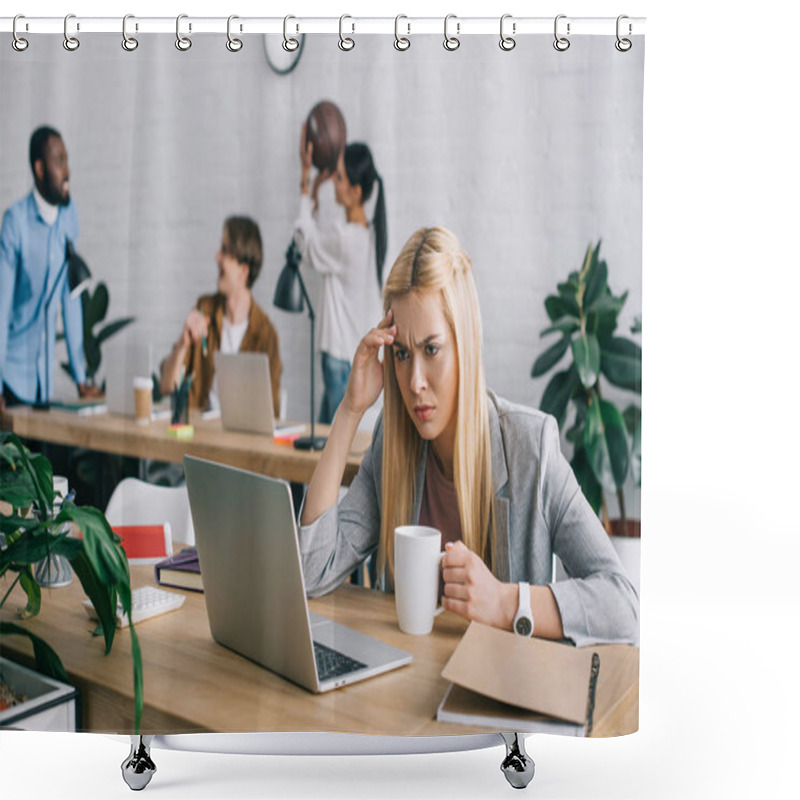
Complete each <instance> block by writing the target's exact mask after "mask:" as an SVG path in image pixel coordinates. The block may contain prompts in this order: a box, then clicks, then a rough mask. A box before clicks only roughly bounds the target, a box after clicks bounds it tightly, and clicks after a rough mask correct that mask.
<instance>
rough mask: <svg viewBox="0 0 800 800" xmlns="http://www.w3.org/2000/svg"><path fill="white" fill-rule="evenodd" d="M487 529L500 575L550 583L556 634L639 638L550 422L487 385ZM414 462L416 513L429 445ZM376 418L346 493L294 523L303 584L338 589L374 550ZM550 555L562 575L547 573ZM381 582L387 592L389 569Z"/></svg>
mask: <svg viewBox="0 0 800 800" xmlns="http://www.w3.org/2000/svg"><path fill="white" fill-rule="evenodd" d="M488 407H489V428H490V434H491V442H492V481H493V485H494V511H495V536H494V538H493V541H492V542H491V547H492V570H493V572H494V575H495V577H496V578H498V580H501V581H505V582H517V581H528V582H529V583H532V584H542V585H546V584H549V585H550V588H551V590H552V592H553V595H554V596H555V599H556V603H557V604H558V608H559V611H560V613H561V622H562V625H563V627H564V635H565V636H566V637H568V638H569V639H572V641H573V642H575V644H576V645H583V644H591V643H596V642H630V643H634V644H638V640H639V598H638V597H637V594H636V591H635V589H634V588H633V586H632V585H631V583H630V581H629V579H628V577H627V575H626V574H625V572H624V569H623V567H622V565H621V563H620V561H619V558H618V557H617V554H616V552H615V551H614V548H613V547H612V545H611V542H610V541H609V538H608V535H607V534H606V532H605V530H604V528H603V526H602V525H601V524H600V520H599V519H598V517H597V515H596V514H595V513H594V511H592V508H591V506H590V505H589V503H588V502H587V501H586V498H585V497H584V495H583V492H582V491H581V488H580V486H579V485H578V482H577V480H576V479H575V475H574V474H573V472H572V468H571V467H570V465H569V463H568V462H567V460H566V459H565V458H564V456H563V454H562V453H561V448H560V444H559V436H558V425H557V424H556V421H555V419H554V418H553V417H551V416H549V415H547V414H544V413H542V412H541V411H537V410H534V409H532V408H527V407H525V406H520V405H514V404H512V403H509V402H507V401H505V400H503V399H501V398H498V397H496V396H495V395H494V394H493V393H492V392H489V403H488ZM425 448H426V449H425V450H423V453H422V457H421V458H420V462H419V467H418V469H417V492H416V498H417V499H416V508H415V510H414V519H413V522H414V523H416V522H418V520H419V510H420V505H421V503H422V490H423V486H424V485H425V464H426V455H427V442H426V443H425ZM382 458H383V417H382V416H381V417H380V418H379V419H378V422H377V423H376V425H375V431H374V434H373V438H372V444H371V446H370V448H369V450H368V451H367V452H366V453H365V455H364V459H363V461H362V462H361V467H360V468H359V470H358V473H357V475H356V477H355V479H354V480H353V483H352V484H351V486H350V489H349V491H348V492H347V494H346V495H345V496H344V497H343V498H342V499H341V500H340V502H339V503H338V504H337V505H334V506H333V507H331V508H330V509H328V510H327V511H326V512H325V513H324V514H322V516H320V517H319V518H318V519H317V520H315V521H314V522H313V523H312V524H311V525H305V526H302V527H301V528H300V553H301V557H302V561H303V573H304V575H305V582H306V590H307V591H308V593H309V595H311V596H312V597H315V596H318V595H321V594H326V593H327V592H330V591H331V590H333V589H334V588H336V587H337V586H338V585H339V584H340V583H342V582H343V581H344V579H345V578H346V577H347V576H348V575H349V574H350V573H351V572H352V570H353V569H354V567H356V566H357V565H358V564H360V563H361V562H362V561H364V559H366V558H367V557H368V556H369V555H370V554H371V553H373V552H374V551H375V550H376V549H377V547H378V539H379V534H380V517H381V464H382ZM553 553H555V554H556V555H558V556H559V558H560V559H561V561H562V563H563V564H564V568H565V570H566V572H567V575H568V576H569V578H568V579H567V580H563V581H559V582H556V583H551V582H552V580H553V574H552V572H553ZM379 586H380V588H383V589H385V590H390V589H391V584H390V580H389V578H388V575H384V576H383V579H382V580H379Z"/></svg>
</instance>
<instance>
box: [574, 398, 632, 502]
mask: <svg viewBox="0 0 800 800" xmlns="http://www.w3.org/2000/svg"><path fill="white" fill-rule="evenodd" d="M583 446H584V447H585V448H586V456H587V459H588V462H589V466H590V467H591V469H592V472H593V473H594V476H595V478H596V479H597V482H598V483H599V484H600V485H601V486H602V487H603V489H605V490H607V491H611V492H613V491H616V490H617V489H619V488H621V486H622V485H623V484H624V483H625V478H626V476H627V474H628V464H629V454H628V436H627V433H626V431H625V421H624V420H623V419H622V414H620V412H619V410H618V409H617V407H616V406H615V405H614V404H613V403H609V402H607V401H605V400H600V398H599V397H598V396H597V395H596V394H594V395H593V398H592V402H591V403H590V404H589V409H588V411H587V414H586V425H585V427H584V431H583Z"/></svg>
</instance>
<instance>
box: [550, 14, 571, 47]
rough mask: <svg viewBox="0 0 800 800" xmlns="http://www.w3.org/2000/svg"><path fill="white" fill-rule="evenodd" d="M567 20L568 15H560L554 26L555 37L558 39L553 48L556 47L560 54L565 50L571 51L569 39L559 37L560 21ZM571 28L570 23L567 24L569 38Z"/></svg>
mask: <svg viewBox="0 0 800 800" xmlns="http://www.w3.org/2000/svg"><path fill="white" fill-rule="evenodd" d="M566 18H567V15H566V14H559V15H558V16H557V17H556V21H555V24H554V26H553V32H554V35H555V37H556V40H555V41H554V42H553V47H555V49H556V50H558V52H559V53H563V52H564V51H565V50H569V45H570V42H569V39H567V38H566V36H559V35H558V21H559V20H560V19H566ZM569 28H570V24H569V22H568V23H567V36H569Z"/></svg>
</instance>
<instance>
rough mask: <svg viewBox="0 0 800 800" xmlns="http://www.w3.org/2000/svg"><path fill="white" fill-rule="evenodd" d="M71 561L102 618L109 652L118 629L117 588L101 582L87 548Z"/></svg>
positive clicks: (101, 624) (87, 594)
mask: <svg viewBox="0 0 800 800" xmlns="http://www.w3.org/2000/svg"><path fill="white" fill-rule="evenodd" d="M69 563H70V564H71V565H72V569H73V571H74V572H75V574H76V575H77V576H78V580H79V581H80V582H81V586H82V587H83V591H84V592H86V596H87V597H88V598H89V599H90V600H91V601H92V605H93V606H94V610H95V612H96V613H97V618H98V619H99V620H100V625H99V627H100V628H102V632H103V638H104V639H105V647H106V653H108V652H109V651H110V650H111V645H112V644H113V643H114V634H115V633H116V630H117V616H116V614H117V609H116V605H117V600H116V595H117V593H116V590H114V589H113V588H112V587H109V586H106V585H104V584H103V583H101V582H100V580H99V579H98V576H97V573H96V572H95V571H94V569H93V568H92V565H91V563H90V562H89V559H88V558H87V556H86V551H85V550H81V551H80V552H79V553H77V554H75V555H74V556H73V557H72V558H70V560H69Z"/></svg>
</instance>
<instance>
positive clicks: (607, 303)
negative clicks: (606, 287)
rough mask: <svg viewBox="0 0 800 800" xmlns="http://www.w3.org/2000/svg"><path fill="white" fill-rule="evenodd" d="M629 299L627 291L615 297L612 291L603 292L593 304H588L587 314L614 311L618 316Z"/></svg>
mask: <svg viewBox="0 0 800 800" xmlns="http://www.w3.org/2000/svg"><path fill="white" fill-rule="evenodd" d="M627 299H628V293H627V292H623V293H622V294H621V295H620V296H619V297H615V296H614V295H613V294H611V292H607V293H604V294H601V295H599V296H598V297H597V298H596V299H595V301H594V302H593V303H592V304H591V306H586V315H587V316H588V315H589V314H603V313H605V312H612V313H614V315H615V316H616V315H618V314H619V312H620V311H622V308H623V306H624V305H625V301H626V300H627Z"/></svg>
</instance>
